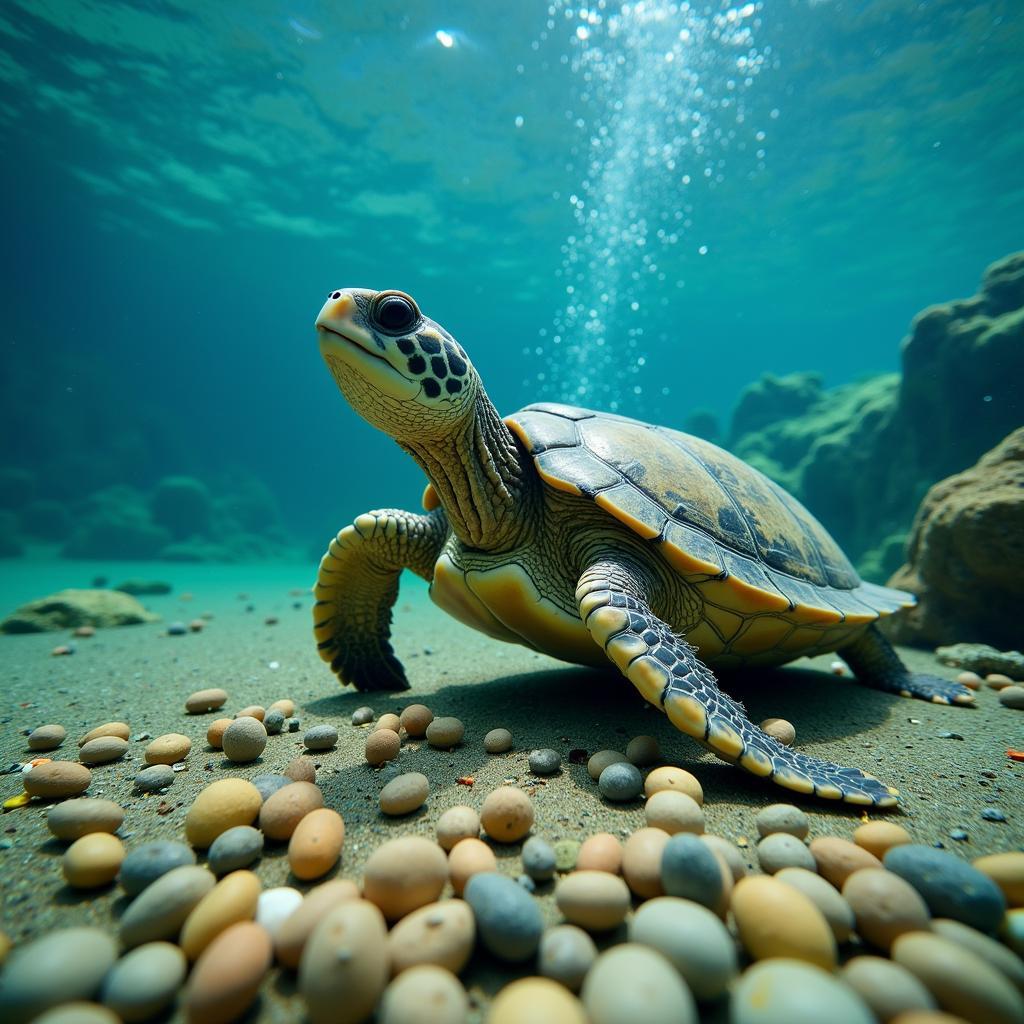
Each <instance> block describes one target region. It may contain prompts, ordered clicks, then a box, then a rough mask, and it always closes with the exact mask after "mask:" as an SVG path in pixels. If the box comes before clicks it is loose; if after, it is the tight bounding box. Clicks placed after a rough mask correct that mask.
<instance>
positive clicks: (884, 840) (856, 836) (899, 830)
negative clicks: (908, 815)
mask: <svg viewBox="0 0 1024 1024" xmlns="http://www.w3.org/2000/svg"><path fill="white" fill-rule="evenodd" d="M853 841H854V842H855V843H856V844H857V845H858V846H860V847H862V848H863V849H865V850H867V851H868V853H870V854H872V855H874V856H875V857H877V858H878V859H879V860H881V859H882V858H883V857H884V856H885V855H886V853H888V852H889V850H891V849H892V848H893V847H894V846H906V845H907V844H908V843H912V842H913V841H914V840H913V838H912V837H911V835H910V833H909V832H908V831H907V830H906V829H905V828H904V827H903V826H902V825H897V824H896V822H894V821H869V822H868V823H867V824H866V825H861V826H860V827H859V828H858V829H857V830H856V831H855V832H854V833H853Z"/></svg>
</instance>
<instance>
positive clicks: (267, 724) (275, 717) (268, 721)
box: [263, 709, 284, 736]
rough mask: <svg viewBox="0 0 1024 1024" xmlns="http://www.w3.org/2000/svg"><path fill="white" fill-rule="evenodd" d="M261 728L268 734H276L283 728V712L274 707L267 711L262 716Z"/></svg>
mask: <svg viewBox="0 0 1024 1024" xmlns="http://www.w3.org/2000/svg"><path fill="white" fill-rule="evenodd" d="M263 728H264V729H266V730H267V734H268V735H270V736H277V735H278V733H280V732H281V730H282V729H283V728H284V712H282V711H277V710H276V709H275V710H274V711H268V712H267V713H266V714H265V715H264V716H263Z"/></svg>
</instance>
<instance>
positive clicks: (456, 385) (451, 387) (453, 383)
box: [444, 377, 462, 395]
mask: <svg viewBox="0 0 1024 1024" xmlns="http://www.w3.org/2000/svg"><path fill="white" fill-rule="evenodd" d="M444 387H445V390H446V391H447V392H448V394H449V395H457V394H458V393H459V392H460V391H461V390H462V381H460V380H456V379H455V378H454V377H449V378H448V379H447V380H446V381H445V382H444Z"/></svg>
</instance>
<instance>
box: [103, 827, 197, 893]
mask: <svg viewBox="0 0 1024 1024" xmlns="http://www.w3.org/2000/svg"><path fill="white" fill-rule="evenodd" d="M195 862H196V855H195V854H194V853H193V852H192V850H191V849H190V848H189V847H187V846H186V845H185V844H184V843H178V842H175V841H174V840H173V839H156V840H154V841H153V842H151V843H143V844H142V845H141V846H136V847H135V848H134V849H133V850H129V851H128V854H127V855H126V856H125V858H124V861H123V862H122V864H121V873H120V875H119V876H118V881H119V882H120V883H121V888H122V889H124V891H125V893H126V894H127V895H128V896H131V897H135V896H138V895H139V893H140V892H142V891H143V889H146V888H148V887H149V886H150V885H152V884H153V883H154V882H155V881H156V880H157V879H158V878H161V877H163V876H164V875H166V874H167V872H168V871H173V870H174V869H175V868H181V867H187V866H189V865H191V864H195Z"/></svg>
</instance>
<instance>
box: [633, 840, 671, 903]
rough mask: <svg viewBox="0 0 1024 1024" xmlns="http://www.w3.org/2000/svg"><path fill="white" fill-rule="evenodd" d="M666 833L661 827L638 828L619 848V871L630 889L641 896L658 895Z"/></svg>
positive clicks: (644, 897) (661, 891) (650, 896)
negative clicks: (620, 855) (620, 848)
mask: <svg viewBox="0 0 1024 1024" xmlns="http://www.w3.org/2000/svg"><path fill="white" fill-rule="evenodd" d="M668 839H669V836H668V833H667V832H665V831H663V830H662V829H660V828H650V827H648V828H641V829H637V830H636V832H634V833H633V834H632V835H631V836H630V837H629V838H628V839H627V840H626V845H625V847H624V848H623V851H622V875H623V877H624V878H625V879H626V883H627V884H628V885H629V887H630V889H632V890H633V892H634V893H635V894H636V895H637V896H639V897H640V898H641V899H644V900H647V899H651V898H652V897H654V896H661V895H662V894H663V890H662V888H661V855H662V853H664V851H665V844H666V843H667V842H668Z"/></svg>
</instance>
